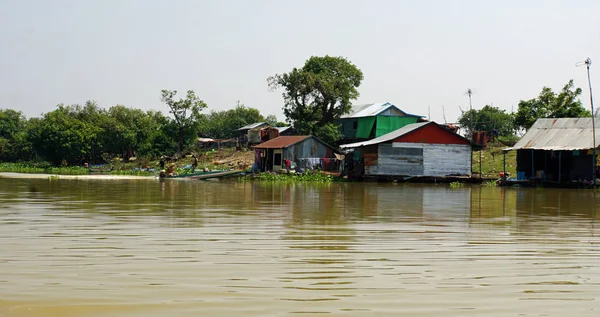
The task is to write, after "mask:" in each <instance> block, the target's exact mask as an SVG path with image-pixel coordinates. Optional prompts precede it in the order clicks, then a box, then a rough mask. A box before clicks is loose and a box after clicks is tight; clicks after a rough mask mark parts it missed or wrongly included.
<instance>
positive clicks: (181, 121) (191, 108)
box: [161, 90, 207, 152]
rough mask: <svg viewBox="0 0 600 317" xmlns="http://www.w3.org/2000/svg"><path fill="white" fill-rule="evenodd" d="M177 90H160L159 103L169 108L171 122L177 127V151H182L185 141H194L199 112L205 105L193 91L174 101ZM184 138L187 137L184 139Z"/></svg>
mask: <svg viewBox="0 0 600 317" xmlns="http://www.w3.org/2000/svg"><path fill="white" fill-rule="evenodd" d="M175 95H177V90H162V91H161V101H162V102H164V103H165V104H166V105H167V106H168V107H169V113H171V114H172V115H173V120H174V123H175V125H176V126H177V137H176V140H177V149H178V150H179V152H181V151H182V150H183V147H184V145H185V143H186V142H185V141H186V139H187V140H188V142H189V140H195V136H196V133H197V130H198V128H197V123H198V119H199V117H200V111H202V109H204V108H206V107H207V106H206V103H205V102H204V101H202V100H201V99H200V98H199V97H198V96H196V93H195V92H194V91H193V90H188V91H187V94H186V96H185V98H180V99H179V100H176V99H175ZM186 136H188V137H187V138H186Z"/></svg>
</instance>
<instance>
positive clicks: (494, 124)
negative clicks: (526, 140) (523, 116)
mask: <svg viewBox="0 0 600 317" xmlns="http://www.w3.org/2000/svg"><path fill="white" fill-rule="evenodd" d="M458 123H459V124H460V125H461V126H463V127H468V128H470V127H473V129H474V130H475V131H485V132H486V133H487V134H488V135H492V134H493V132H494V131H496V132H497V133H498V135H499V136H512V135H515V126H514V117H513V115H512V114H510V113H507V112H506V111H505V110H501V109H499V108H497V107H493V106H489V105H486V106H484V107H483V108H481V109H479V110H476V109H472V110H468V111H465V112H463V114H462V115H461V116H460V117H459V118H458Z"/></svg>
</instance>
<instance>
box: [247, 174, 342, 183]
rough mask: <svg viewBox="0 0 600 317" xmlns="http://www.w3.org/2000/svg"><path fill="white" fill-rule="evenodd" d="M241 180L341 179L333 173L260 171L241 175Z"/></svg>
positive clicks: (322, 181)
mask: <svg viewBox="0 0 600 317" xmlns="http://www.w3.org/2000/svg"><path fill="white" fill-rule="evenodd" d="M240 180H242V181H249V180H256V181H261V182H284V183H299V182H312V183H332V182H338V181H342V179H341V178H339V177H334V176H333V175H329V174H325V173H321V172H314V173H304V174H276V173H260V174H256V175H247V176H244V177H241V178H240Z"/></svg>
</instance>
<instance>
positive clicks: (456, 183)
mask: <svg viewBox="0 0 600 317" xmlns="http://www.w3.org/2000/svg"><path fill="white" fill-rule="evenodd" d="M462 187H465V183H463V182H452V183H450V188H462Z"/></svg>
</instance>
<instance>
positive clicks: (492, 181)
mask: <svg viewBox="0 0 600 317" xmlns="http://www.w3.org/2000/svg"><path fill="white" fill-rule="evenodd" d="M481 185H483V186H485V187H496V186H498V184H496V181H494V180H491V181H487V182H483V183H482V184H481Z"/></svg>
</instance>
